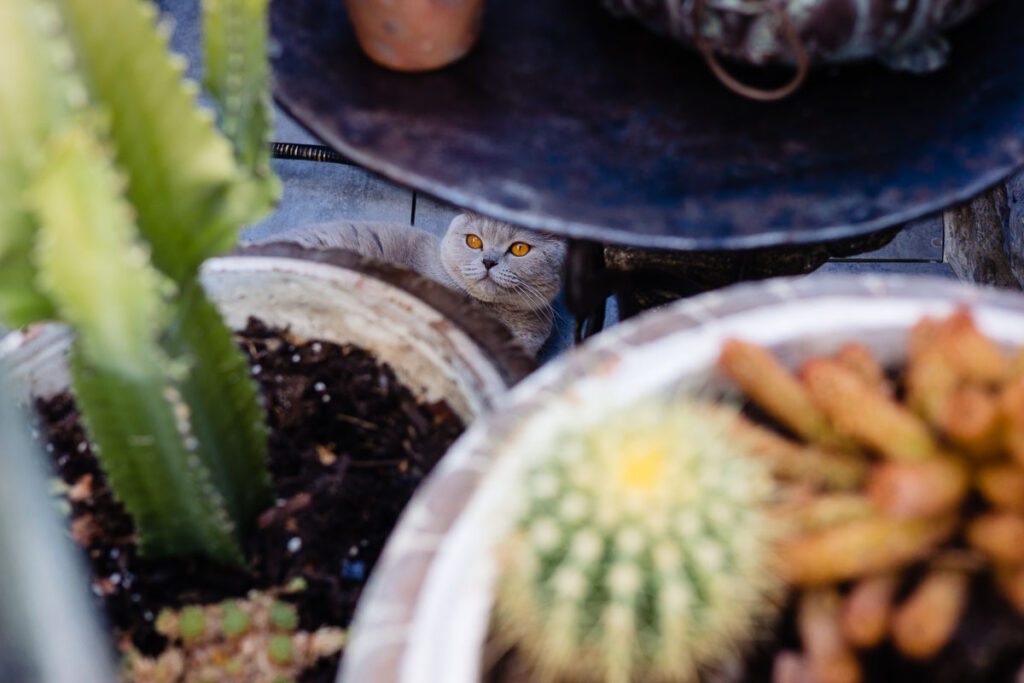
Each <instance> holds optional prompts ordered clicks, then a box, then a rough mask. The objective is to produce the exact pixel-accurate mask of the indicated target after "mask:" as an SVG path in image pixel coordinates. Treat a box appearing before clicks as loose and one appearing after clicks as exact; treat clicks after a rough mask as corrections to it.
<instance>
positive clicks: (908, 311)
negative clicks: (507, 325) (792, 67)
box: [341, 276, 1024, 683]
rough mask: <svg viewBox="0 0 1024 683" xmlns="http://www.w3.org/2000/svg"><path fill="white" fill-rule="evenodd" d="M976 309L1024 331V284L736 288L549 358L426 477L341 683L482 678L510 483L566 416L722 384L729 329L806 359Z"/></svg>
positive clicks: (1004, 329)
mask: <svg viewBox="0 0 1024 683" xmlns="http://www.w3.org/2000/svg"><path fill="white" fill-rule="evenodd" d="M958 306H968V307H969V308H970V310H971V312H972V313H973V314H974V316H975V319H976V321H977V323H978V325H979V326H980V327H981V329H982V330H983V331H984V332H986V333H987V334H988V335H990V336H991V337H992V338H993V339H995V340H997V341H998V342H1000V343H1005V344H1007V345H1010V344H1016V345H1020V344H1022V343H1024V296H1021V295H1020V294H1019V293H1018V294H1012V293H1009V292H1000V291H996V290H990V289H981V288H976V287H968V286H965V285H960V284H957V283H952V282H950V281H948V280H938V279H929V278H910V277H893V276H889V277H877V276H868V277H863V276H862V277H850V276H834V277H816V278H813V279H778V280H768V281H765V282H761V283H756V284H747V285H737V286H734V287H731V288H728V289H725V290H721V291H720V292H712V293H708V294H703V295H700V296H697V297H694V298H692V299H688V300H684V301H681V302H678V303H676V304H672V305H670V306H667V307H664V308H661V309H658V310H655V311H652V312H649V313H646V314H643V315H641V316H638V317H637V318H634V319H631V320H629V321H627V322H625V323H622V324H620V325H617V326H616V327H613V328H611V329H610V330H608V331H607V332H604V333H602V334H600V335H598V336H596V337H594V338H593V339H592V340H591V341H588V342H587V343H586V344H584V345H583V346H581V347H579V348H578V349H576V350H575V351H573V352H571V353H568V354H566V355H564V356H562V357H561V358H559V359H556V360H555V361H552V362H551V363H548V364H547V365H545V366H544V367H543V368H541V369H540V370H539V371H538V372H536V373H534V374H533V375H532V376H531V377H529V378H528V379H527V380H525V381H524V382H523V383H521V384H520V385H519V386H518V387H516V388H515V389H513V391H512V392H510V393H509V394H508V395H506V397H505V399H504V400H503V401H502V404H501V405H500V406H499V407H498V409H497V410H495V411H494V412H492V413H491V414H490V415H489V416H488V417H487V418H485V419H483V420H480V421H478V422H476V423H475V424H474V425H473V426H472V427H471V428H470V429H469V430H468V431H467V432H466V433H465V434H464V435H463V436H462V438H460V439H459V440H458V441H457V442H456V443H455V444H454V445H453V446H452V448H451V449H450V450H449V452H448V453H447V455H446V456H445V459H444V460H443V461H442V463H441V465H440V466H439V467H438V469H437V470H435V472H434V473H433V474H432V475H431V477H430V478H429V479H428V481H427V482H425V483H424V485H423V486H422V487H421V488H420V489H419V491H418V492H417V494H416V496H415V497H414V499H413V501H412V503H411V504H410V505H409V507H408V508H406V511H405V513H404V514H403V517H402V519H401V520H400V521H399V524H398V526H397V527H396V529H395V531H394V532H393V534H392V536H391V538H390V540H389V541H388V545H387V547H386V548H385V550H384V554H383V555H382V556H381V559H380V561H379V562H378V564H377V566H376V568H375V570H374V574H373V576H372V577H371V580H370V584H369V586H368V587H367V590H366V592H365V593H364V596H363V599H362V601H361V602H360V604H359V608H358V611H357V614H356V619H355V622H354V625H353V640H352V641H351V643H350V645H349V647H348V648H347V650H346V653H345V658H344V662H343V665H342V679H341V680H342V681H344V682H345V683H363V682H372V683H383V682H388V683H392V682H395V681H400V682H401V683H436V682H437V681H444V682H445V683H477V682H478V681H479V680H480V674H481V670H482V668H483V666H484V665H483V664H482V662H481V654H482V651H483V644H484V641H485V638H486V636H487V629H488V622H489V617H490V612H491V606H492V602H493V590H494V583H495V578H496V574H497V569H498V567H497V560H496V557H495V555H496V553H495V552H494V549H495V548H496V546H497V544H498V543H499V542H500V539H502V538H503V537H504V536H505V535H506V534H507V533H508V532H509V531H510V529H511V527H512V525H513V524H514V522H515V519H514V518H513V517H514V515H511V514H509V505H508V500H509V499H508V493H509V492H510V491H512V490H513V487H515V486H516V485H517V482H519V481H520V480H521V477H522V475H523V473H524V471H525V470H526V468H527V466H528V465H529V463H530V462H531V460H532V459H533V458H534V457H536V455H538V454H540V453H543V452H544V450H545V449H546V447H547V446H548V445H549V444H550V440H551V439H552V438H553V437H555V436H557V435H559V433H560V431H561V429H562V428H563V427H564V425H565V424H567V423H568V422H570V421H575V420H578V419H579V418H580V417H581V416H585V415H586V414H587V413H588V412H589V411H593V410H598V411H605V410H607V409H608V408H609V407H611V408H614V406H616V405H625V404H628V403H629V402H631V401H635V400H636V399H638V398H641V397H644V396H648V395H651V394H654V393H657V392H661V391H664V390H668V389H677V388H686V387H702V388H710V389H711V390H712V391H717V390H723V391H724V390H726V388H727V385H726V383H725V382H724V380H723V379H722V378H721V377H720V376H719V374H718V373H717V371H716V370H715V365H716V361H717V358H718V354H719V350H720V348H721V344H722V342H723V341H724V340H725V339H726V338H728V337H741V338H744V339H747V340H749V341H753V342H756V343H759V344H762V345H764V346H766V347H768V348H769V349H771V351H772V352H773V353H775V354H776V355H777V356H778V357H780V358H781V359H782V360H783V362H785V363H789V364H792V365H795V364H796V363H798V362H799V361H800V360H801V359H804V358H807V357H808V356H810V355H812V354H820V353H828V352H832V351H835V350H837V349H838V348H839V347H840V346H841V345H842V344H843V343H845V342H849V341H858V342H862V343H864V344H866V345H867V346H868V347H870V348H871V349H872V350H873V351H874V352H875V353H876V354H878V356H879V358H880V360H881V361H883V362H884V363H886V364H897V363H899V362H900V361H902V360H903V358H904V354H905V348H906V338H907V332H908V330H909V329H910V327H911V326H912V325H913V324H914V323H915V322H916V321H917V320H918V319H919V318H920V317H922V316H924V315H945V314H948V313H950V312H952V311H953V310H954V309H955V308H956V307H958Z"/></svg>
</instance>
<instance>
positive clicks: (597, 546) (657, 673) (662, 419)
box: [496, 400, 781, 683]
mask: <svg viewBox="0 0 1024 683" xmlns="http://www.w3.org/2000/svg"><path fill="white" fill-rule="evenodd" d="M729 424H730V422H729V416H727V415H724V414H722V413H720V412H712V411H710V410H708V409H706V407H702V406H701V405H699V404H695V403H691V402H688V401H683V402H674V403H671V404H665V403H663V402H659V401H652V400H648V401H645V402H643V403H640V404H638V405H636V406H635V407H631V408H629V409H628V411H624V412H620V413H618V414H616V415H614V416H610V417H606V418H604V419H603V420H602V421H601V423H600V424H592V425H584V426H581V427H577V428H574V429H573V430H572V431H570V432H568V433H566V434H564V435H562V437H561V438H560V439H558V440H557V441H556V442H554V443H553V445H552V448H551V450H550V452H548V453H545V454H544V456H543V457H542V458H541V459H539V460H538V461H537V462H536V464H535V465H533V466H532V467H531V468H530V469H529V471H528V472H527V474H526V475H525V476H526V478H525V481H524V486H523V487H522V490H521V492H520V497H521V499H520V500H519V501H518V504H519V510H520V514H519V517H518V523H517V525H516V528H515V531H514V533H513V534H512V536H511V537H510V538H509V539H508V540H507V542H506V543H505V545H504V546H503V549H502V550H503V552H502V555H501V557H502V562H503V569H502V576H501V579H500V581H499V589H498V599H497V605H496V615H497V625H498V629H499V633H501V634H502V635H503V636H504V637H505V638H508V639H509V641H510V642H516V643H518V644H519V645H520V646H521V647H522V648H523V650H524V651H525V652H526V654H527V655H528V656H529V657H530V659H531V660H532V661H533V662H534V663H535V665H536V667H537V669H538V671H539V672H540V673H541V674H542V676H550V677H556V676H567V677H568V678H570V679H572V680H577V679H584V680H605V681H609V682H613V683H625V682H627V681H631V680H659V681H660V680H673V681H690V680H695V678H696V672H697V669H698V667H704V666H713V665H715V664H716V663H719V662H721V661H722V660H723V659H724V658H725V657H726V656H727V655H730V654H732V653H734V652H735V651H736V650H737V649H738V648H740V647H741V646H742V645H744V644H745V643H746V642H748V641H749V639H750V638H751V637H752V636H753V635H755V633H756V631H757V629H758V627H759V626H760V625H763V624H764V623H765V622H766V620H767V619H768V618H770V617H771V616H772V615H773V613H774V612H775V604H776V598H777V595H778V593H777V591H778V590H779V588H780V586H781V583H780V581H779V579H778V578H777V577H776V576H775V574H774V573H773V571H772V569H771V567H772V563H771V547H772V542H773V538H774V537H775V535H776V531H775V529H774V528H773V525H772V524H771V522H770V519H769V517H768V512H767V508H766V504H767V503H768V502H769V500H770V499H771V497H772V495H773V490H772V484H771V479H770V477H769V475H768V473H767V472H766V471H765V470H764V469H763V468H762V467H761V466H760V463H758V462H756V461H754V460H753V459H751V458H749V457H747V455H746V453H745V452H744V451H742V450H741V449H738V448H737V447H736V445H735V443H736V442H735V440H734V439H730V438H729Z"/></svg>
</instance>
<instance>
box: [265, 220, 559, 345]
mask: <svg viewBox="0 0 1024 683" xmlns="http://www.w3.org/2000/svg"><path fill="white" fill-rule="evenodd" d="M470 234H473V235H477V236H478V237H479V238H480V239H481V240H482V241H483V247H482V248H481V249H473V248H471V247H469V245H468V244H467V243H466V237H467V236H468V235H470ZM272 239H273V240H274V241H285V242H295V243H297V244H301V245H302V246H306V247H312V248H317V249H329V248H341V249H350V250H352V251H356V252H358V253H360V254H362V255H363V256H367V257H369V258H373V259H377V260H380V261H385V262H387V263H395V264H399V265H403V266H406V267H408V268H411V269H412V270H414V271H416V272H417V273H420V274H421V275H425V276H426V277H429V278H430V279H432V280H435V281H436V282H440V283H441V284H443V285H445V286H446V287H449V288H450V289H454V290H456V291H459V292H462V293H464V294H468V295H469V296H471V297H472V298H474V299H476V300H477V301H479V302H481V303H482V304H483V305H484V306H485V307H487V308H488V309H490V311H491V312H492V313H493V314H494V315H495V316H496V317H497V318H498V319H499V320H500V321H502V322H503V323H504V324H505V326H506V327H508V328H509V330H511V331H512V333H513V334H514V335H515V336H516V338H517V339H518V340H519V341H520V343H521V344H522V345H523V346H524V347H525V348H526V349H527V350H528V351H529V352H530V353H536V352H537V350H538V349H540V347H541V346H542V345H543V344H544V341H545V340H546V339H547V338H548V335H549V334H550V333H551V327H552V324H553V315H552V309H551V301H552V300H553V299H554V298H555V296H557V295H558V292H559V290H560V289H561V286H562V266H563V263H564V261H565V251H566V244H565V241H564V240H562V239H560V238H558V237H555V236H553V235H549V234H547V233H542V232H532V231H528V230H525V229H523V228H518V227H516V226H514V225H511V224H509V223H503V222H501V221H496V220H493V219H490V218H485V217H483V216H479V215H476V214H468V213H463V214H459V215H458V216H456V217H455V218H454V219H452V222H451V224H450V225H449V226H448V231H447V232H446V233H445V236H444V237H443V238H438V237H436V236H435V235H431V234H430V233H427V232H423V231H422V230H416V229H415V228H410V227H408V226H404V225H396V224H393V223H372V222H348V221H339V222H336V223H322V224H319V225H309V226H304V227H301V228H297V229H295V230H290V231H288V232H285V233H282V234H280V235H275V236H274V237H273V238H272ZM515 242H525V243H527V244H529V245H530V247H531V248H530V251H529V252H528V253H527V254H525V255H524V256H515V255H514V254H512V252H511V251H510V250H509V249H510V248H511V246H512V245H513V244H514V243H515ZM485 259H489V260H492V261H494V262H495V265H493V266H492V267H491V268H490V269H488V268H487V267H486V266H485V265H484V260H485Z"/></svg>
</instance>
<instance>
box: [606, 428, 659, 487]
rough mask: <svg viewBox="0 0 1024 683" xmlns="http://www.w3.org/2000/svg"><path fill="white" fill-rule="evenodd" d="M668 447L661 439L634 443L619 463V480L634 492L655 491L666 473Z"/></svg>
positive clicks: (623, 485)
mask: <svg viewBox="0 0 1024 683" xmlns="http://www.w3.org/2000/svg"><path fill="white" fill-rule="evenodd" d="M667 452H668V449H667V448H665V444H663V443H661V442H660V441H654V440H651V441H648V442H646V443H639V444H636V445H634V446H633V447H632V448H630V449H629V451H627V452H626V454H625V456H624V457H623V458H622V461H621V463H620V464H619V477H618V480H619V482H620V483H621V484H622V487H623V488H624V489H626V490H627V491H629V492H633V493H653V491H654V489H655V487H656V486H657V485H658V482H660V481H661V480H662V479H663V477H664V474H665V470H666V465H667V463H666V459H667V458H666V456H667V454H668V453H667Z"/></svg>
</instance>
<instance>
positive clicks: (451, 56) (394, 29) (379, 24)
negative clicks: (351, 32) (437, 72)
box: [345, 0, 484, 71]
mask: <svg viewBox="0 0 1024 683" xmlns="http://www.w3.org/2000/svg"><path fill="white" fill-rule="evenodd" d="M345 4H346V5H347V6H348V12H349V16H350V17H351V19H352V25H353V26H354V28H355V32H356V38H358V40H359V45H360V46H362V48H363V51H364V52H365V53H366V54H367V55H369V57H370V59H372V60H373V61H375V62H377V63H378V64H381V65H383V66H386V67H388V68H389V69H395V70H397V71H427V70H430V69H438V68H440V67H442V66H445V65H447V64H451V63H452V62H454V61H456V60H458V59H461V58H462V57H463V56H464V55H465V54H466V53H467V52H469V50H470V49H471V48H472V47H473V44H474V43H476V39H477V36H478V35H479V34H480V21H481V18H482V17H483V11H484V0H345Z"/></svg>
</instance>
